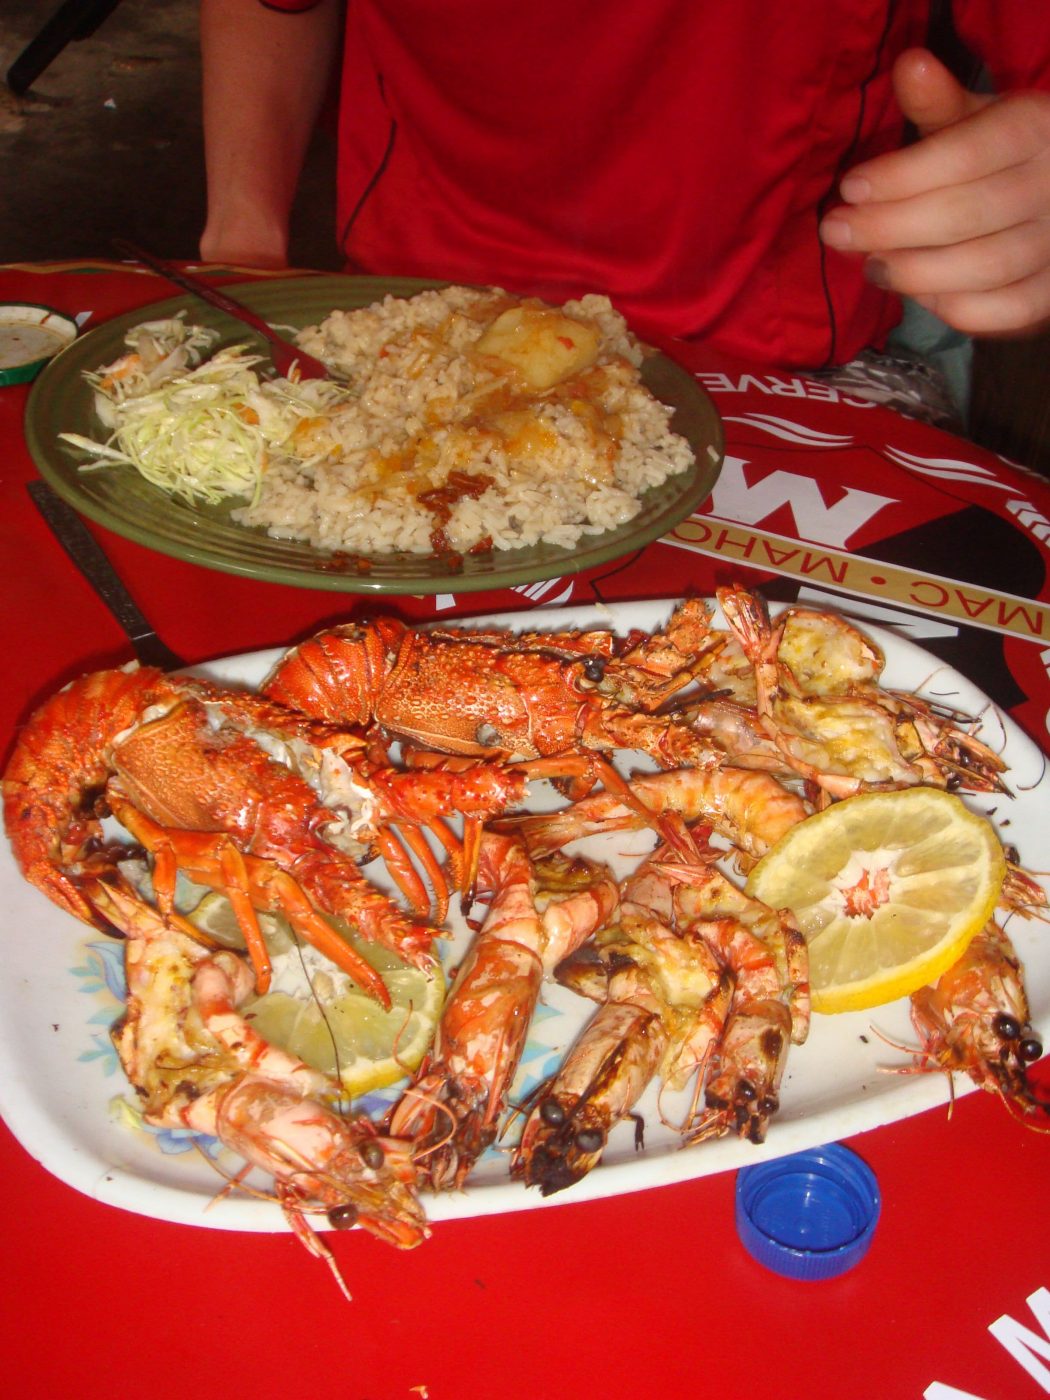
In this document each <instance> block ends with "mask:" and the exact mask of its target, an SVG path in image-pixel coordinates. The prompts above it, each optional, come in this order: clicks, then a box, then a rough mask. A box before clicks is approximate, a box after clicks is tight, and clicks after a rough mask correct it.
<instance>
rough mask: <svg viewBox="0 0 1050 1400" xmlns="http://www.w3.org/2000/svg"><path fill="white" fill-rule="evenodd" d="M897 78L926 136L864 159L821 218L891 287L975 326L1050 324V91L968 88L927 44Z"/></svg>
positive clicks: (995, 329) (905, 57) (1024, 328)
mask: <svg viewBox="0 0 1050 1400" xmlns="http://www.w3.org/2000/svg"><path fill="white" fill-rule="evenodd" d="M893 85H894V90H895V92H896V96H897V101H898V102H899V104H900V107H901V110H902V111H903V112H904V115H905V116H906V117H907V118H908V119H909V120H910V121H911V122H913V123H914V124H915V126H916V127H917V128H918V130H919V133H920V137H921V139H920V140H919V141H917V142H916V143H915V144H914V145H912V146H908V147H905V148H904V149H902V150H899V151H892V152H889V153H888V154H886V155H882V156H876V157H875V158H873V159H872V160H868V161H864V162H863V163H862V164H861V165H857V166H854V168H853V169H852V170H851V171H849V173H848V174H847V175H846V176H845V177H844V179H843V180H842V183H841V185H840V188H839V192H840V194H841V195H842V198H843V199H844V200H845V201H846V203H845V204H844V205H841V206H839V207H837V208H835V209H833V210H832V211H831V212H830V213H829V214H828V215H827V216H826V218H825V219H824V220H823V221H822V223H821V226H820V236H821V238H822V239H823V241H824V242H825V243H826V244H827V245H828V247H830V248H834V249H836V250H838V251H841V252H855V253H860V254H864V255H866V262H865V273H866V274H867V276H868V277H869V278H870V280H871V281H872V282H874V283H876V284H877V285H878V286H880V287H885V288H887V289H888V290H891V291H894V292H898V293H900V294H901V295H906V296H910V297H911V298H913V300H915V301H917V302H918V303H919V305H920V306H924V307H926V309H927V310H929V311H932V312H934V314H935V315H937V316H939V317H940V318H941V320H943V321H946V322H947V323H948V324H949V325H951V326H954V327H955V328H956V329H957V330H960V331H963V332H965V333H966V334H968V335H1008V334H1011V333H1014V334H1016V333H1020V332H1034V331H1037V330H1039V329H1041V328H1042V326H1044V325H1045V324H1048V323H1050V95H1048V94H1045V93H1037V92H1024V93H1013V94H1008V95H1007V96H1005V97H1001V98H993V97H989V96H982V95H978V94H976V93H971V92H968V91H967V90H966V89H965V88H963V87H961V86H960V85H959V83H957V82H956V81H955V79H954V78H953V77H952V75H951V74H950V73H949V72H948V70H947V69H946V68H945V67H944V66H943V64H941V63H940V62H938V60H937V59H936V58H934V56H933V55H932V54H931V53H928V52H927V51H926V50H925V49H909V50H908V51H907V52H906V53H903V54H901V56H900V58H898V60H897V62H896V64H895V66H894V70H893Z"/></svg>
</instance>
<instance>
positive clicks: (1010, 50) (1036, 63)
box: [952, 0, 1050, 92]
mask: <svg viewBox="0 0 1050 1400" xmlns="http://www.w3.org/2000/svg"><path fill="white" fill-rule="evenodd" d="M952 20H953V22H954V24H955V28H956V31H957V33H958V35H959V37H960V39H962V41H963V43H965V44H966V46H967V47H968V48H969V49H970V50H971V51H972V52H973V53H974V54H975V55H976V56H977V57H978V58H979V59H980V60H981V61H982V62H983V63H984V64H985V66H986V67H987V69H988V72H989V74H990V75H991V78H992V83H993V85H994V88H995V91H996V92H1010V91H1012V90H1013V89H1015V88H1041V89H1042V90H1043V91H1050V4H1047V3H1046V0H1042V3H1036V4H1033V3H1032V0H954V3H953V4H952Z"/></svg>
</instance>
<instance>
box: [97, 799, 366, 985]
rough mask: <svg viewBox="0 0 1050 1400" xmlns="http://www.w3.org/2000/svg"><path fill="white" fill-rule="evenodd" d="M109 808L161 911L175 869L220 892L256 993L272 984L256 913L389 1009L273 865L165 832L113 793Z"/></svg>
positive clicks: (214, 842)
mask: <svg viewBox="0 0 1050 1400" xmlns="http://www.w3.org/2000/svg"><path fill="white" fill-rule="evenodd" d="M113 805H114V815H115V816H116V817H117V818H118V820H119V821H120V822H121V823H122V824H123V825H124V826H126V827H127V829H128V831H130V832H131V834H132V836H134V837H135V839H136V840H137V841H139V842H141V844H142V845H143V846H145V848H146V849H147V850H148V851H149V852H150V854H151V855H153V856H154V857H155V862H156V863H155V867H154V869H155V870H156V869H158V868H159V869H160V871H161V879H160V884H159V887H158V903H159V905H160V907H161V910H162V912H163V911H165V910H166V908H168V909H170V907H171V900H172V893H173V890H174V872H175V871H176V870H177V869H181V870H183V871H184V872H185V873H186V874H187V875H188V876H189V877H190V878H191V879H194V880H196V881H198V882H199V883H200V884H203V885H209V886H211V887H212V888H213V889H219V890H222V891H223V893H224V894H226V896H227V897H228V898H229V899H230V902H231V904H232V905H233V909H234V913H235V914H236V915H237V920H238V923H239V925H240V928H241V932H242V934H243V935H244V941H245V943H246V944H247V946H248V951H249V955H250V956H251V959H252V964H253V966H254V968H255V976H256V988H257V990H258V991H259V992H260V994H261V993H263V992H265V991H266V990H267V989H268V987H269V984H270V960H269V954H268V953H267V951H266V944H265V941H264V940H263V938H262V934H261V931H260V930H259V924H258V919H257V918H256V917H255V909H256V908H262V909H267V910H271V911H273V912H275V913H283V914H284V915H286V917H287V918H288V921H289V922H290V923H291V925H292V927H293V928H294V929H295V931H296V932H297V933H298V934H299V935H300V936H301V937H303V938H305V939H306V940H307V942H308V943H312V944H313V946H314V947H315V948H316V949H317V950H318V952H320V953H323V954H324V955H325V957H327V958H329V959H331V961H332V962H334V963H335V965H336V966H337V967H339V968H341V969H342V970H343V971H344V972H345V973H346V974H347V976H348V977H351V978H352V979H353V980H354V981H355V982H356V983H357V985H358V986H359V987H361V989H362V990H363V991H366V992H368V994H369V995H370V996H373V997H375V999H376V1000H377V1001H378V1002H379V1003H380V1004H381V1005H382V1006H383V1007H385V1008H388V1007H389V1006H390V993H389V992H388V991H387V989H386V984H385V983H384V982H383V979H382V978H381V977H380V976H379V974H378V973H377V972H376V971H375V969H374V968H372V967H370V966H369V964H368V963H367V962H365V960H364V959H363V958H362V957H361V956H360V955H359V954H358V953H356V952H355V951H354V949H353V948H352V947H351V946H350V944H349V943H347V942H346V940H345V939H343V938H340V936H339V935H338V934H337V933H336V931H335V930H334V929H333V928H332V926H331V924H330V923H329V922H328V920H327V919H325V918H324V917H323V915H321V914H320V913H319V912H318V911H317V909H315V908H314V906H313V904H312V903H311V901H310V899H309V898H308V897H307V896H306V894H304V892H303V890H302V888H301V887H300V885H299V883H298V881H296V880H295V879H294V878H293V877H292V876H291V875H289V874H288V873H287V872H286V871H283V870H280V869H279V868H278V867H277V866H276V865H275V864H274V863H273V861H269V860H264V859H263V858H262V857H259V856H245V855H242V853H241V852H240V851H239V850H237V848H236V847H235V846H234V844H233V842H232V841H231V840H230V838H229V837H228V836H226V835H224V834H222V833H215V832H199V831H169V830H167V829H166V828H165V827H162V826H158V824H157V823H156V822H154V821H151V820H150V818H149V817H146V816H144V815H143V814H142V813H141V812H139V811H137V810H136V809H135V808H134V807H133V806H132V804H131V803H130V802H127V801H125V800H122V799H120V798H119V797H117V796H116V795H115V794H114V797H113Z"/></svg>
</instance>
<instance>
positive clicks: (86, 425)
mask: <svg viewBox="0 0 1050 1400" xmlns="http://www.w3.org/2000/svg"><path fill="white" fill-rule="evenodd" d="M447 285H448V284H447V283H442V282H429V281H423V280H421V279H417V278H390V277H342V276H329V275H324V276H316V277H309V276H308V277H289V278H282V279H280V280H278V281H269V282H250V283H244V284H240V285H237V286H232V287H229V288H224V290H228V291H229V292H230V294H231V295H232V296H234V297H235V298H236V299H237V300H238V301H242V302H244V304H245V305H246V306H249V307H251V309H252V310H253V311H256V312H258V313H259V314H260V315H262V316H265V317H266V319H267V320H268V321H269V322H270V323H271V324H273V325H274V326H277V327H287V326H294V327H296V328H297V329H298V328H301V327H303V326H308V325H312V324H315V323H316V322H318V321H320V320H323V318H324V317H325V316H326V315H327V314H328V313H329V312H330V311H333V310H335V309H337V308H340V309H347V310H349V309H352V308H354V307H359V306H368V305H370V304H371V303H372V302H374V301H376V300H378V299H379V298H381V297H384V296H386V295H387V294H388V293H389V294H391V295H393V296H405V297H408V296H413V295H415V293H416V292H420V291H423V290H424V289H426V288H428V287H439V286H447ZM179 311H185V312H186V314H187V316H188V317H189V318H190V319H191V320H192V321H193V322H194V323H197V324H203V325H208V326H213V327H214V328H215V329H216V330H218V331H220V332H221V333H222V340H221V342H220V343H221V344H234V343H236V342H241V341H249V342H253V343H254V342H256V341H257V342H258V343H259V344H260V345H262V344H263V343H264V342H262V339H261V337H257V336H256V335H255V333H254V332H253V331H251V329H250V328H249V327H247V326H244V325H241V324H239V323H238V322H235V321H232V320H231V319H230V317H228V316H226V315H224V313H223V312H221V311H216V310H213V308H212V307H210V306H208V305H206V304H205V303H204V302H201V301H198V300H197V299H196V298H195V297H190V296H179V297H172V298H171V299H170V300H168V301H161V302H157V303H155V304H154V305H152V306H143V307H139V308H138V309H137V310H135V311H130V312H127V313H126V314H125V315H122V316H115V317H114V318H113V319H112V320H110V321H106V322H104V323H103V324H102V325H100V326H98V327H96V329H95V330H93V331H90V332H88V333H87V334H86V335H82V336H81V337H80V338H79V339H78V340H76V341H74V342H73V344H72V345H70V346H69V347H68V348H67V349H65V350H63V351H62V352H61V353H60V354H59V355H57V356H56V357H55V359H53V360H52V361H51V363H50V364H49V365H47V366H46V368H45V369H44V371H43V373H42V374H41V375H40V377H39V378H38V379H37V381H36V384H35V385H34V386H33V390H32V392H31V394H30V397H29V403H28V406H27V408H26V423H25V432H26V441H27V443H28V445H29V450H30V452H31V453H32V455H33V460H34V461H35V462H36V465H37V467H38V468H39V470H40V473H41V475H42V476H44V477H45V478H46V479H47V480H48V481H49V482H50V483H51V485H52V486H53V487H54V488H55V490H56V491H57V492H58V494H59V495H60V496H62V497H64V499H65V500H67V501H68V502H69V504H70V505H72V506H74V507H75V508H76V509H77V510H78V511H80V512H81V514H83V515H86V516H88V517H89V518H90V519H92V520H95V521H97V522H98V524H100V525H104V526H105V527H106V528H107V529H110V530H113V531H115V533H117V534H118V535H124V536H125V537H126V538H127V539H131V540H135V541H137V543H139V544H143V545H146V546H148V547H149V548H150V549H156V550H158V551H159V552H160V553H162V554H171V555H174V556H175V558H176V559H185V560H188V561H189V562H190V563H193V564H201V565H203V566H204V567H205V568H208V569H219V570H222V571H223V572H225V573H231V574H245V575H247V576H248V577H250V578H257V579H265V580H267V581H269V582H271V583H287V584H293V585H295V586H297V587H300V588H317V589H330V590H333V591H336V592H346V593H416V594H422V593H446V592H449V593H451V592H457V593H461V592H475V591H478V590H481V589H494V588H512V587H515V586H516V585H518V584H522V583H531V582H533V581H535V580H538V579H547V578H558V577H560V576H562V575H564V574H572V573H578V572H580V571H581V570H582V569H589V568H591V567H592V566H593V565H595V564H604V563H607V562H608V561H609V560H611V559H618V558H620V557H621V556H623V555H626V554H630V553H631V552H632V551H633V550H636V549H640V548H641V547H642V546H643V545H646V544H648V543H649V542H650V541H651V540H655V539H657V538H659V536H661V535H664V534H666V533H667V532H668V531H669V530H670V529H671V528H672V527H673V526H675V525H677V524H678V522H679V521H680V520H684V519H685V517H686V516H687V515H688V514H689V513H690V512H691V511H692V510H693V509H694V508H695V507H696V506H697V505H699V504H700V502H701V501H703V500H704V499H705V497H706V496H707V495H708V493H709V492H710V490H711V487H712V486H713V485H714V483H715V481H716V479H717V477H718V473H719V470H720V468H721V465H722V453H723V437H722V425H721V420H720V419H719V416H718V411H717V409H716V408H715V406H714V404H713V403H712V402H711V400H710V399H709V398H708V396H707V394H706V393H704V391H703V390H702V389H701V388H700V386H699V385H698V384H697V382H696V380H695V379H694V378H693V377H692V375H690V374H689V373H688V372H687V371H686V370H684V369H682V368H681V366H680V365H676V364H675V363H674V362H673V361H672V360H669V359H667V358H666V357H665V356H663V355H655V356H653V357H652V358H650V359H648V360H646V362H645V365H644V367H643V370H642V376H643V378H644V380H645V383H646V384H647V385H648V387H649V389H650V390H651V391H652V393H653V394H655V395H656V397H657V398H659V399H661V400H663V402H664V403H666V404H670V405H671V406H672V407H673V408H674V410H675V412H674V417H673V419H672V426H673V427H674V429H675V431H676V432H678V433H681V434H682V436H683V437H685V438H687V439H688V440H689V442H690V443H691V444H692V446H693V450H694V451H695V453H696V462H695V463H694V465H693V466H692V467H691V468H690V469H689V470H688V471H686V472H680V473H679V474H678V475H677V476H673V477H669V478H668V480H667V481H666V482H664V484H663V485H662V486H657V487H653V488H652V489H650V490H649V491H647V492H646V493H645V495H644V496H643V497H642V509H641V510H640V511H639V513H638V514H637V515H636V516H635V517H634V519H633V520H631V521H629V522H628V523H627V524H626V525H623V526H620V527H619V528H617V529H614V530H606V531H604V532H603V533H601V534H599V535H586V536H584V537H583V538H582V539H581V540H580V541H579V542H578V543H577V544H576V545H573V546H572V547H571V548H565V547H563V546H562V547H559V546H555V545H549V544H539V545H533V546H531V547H526V548H522V549H510V550H495V551H493V552H492V553H491V554H485V555H468V556H467V557H466V558H464V560H463V562H462V565H461V566H459V567H454V566H453V565H452V564H450V562H449V561H447V560H442V559H441V558H440V557H433V556H429V555H419V554H401V553H396V554H381V555H376V556H375V557H374V559H373V560H372V561H371V568H369V569H368V571H367V572H363V573H360V572H358V571H357V570H356V568H354V567H353V566H351V567H350V568H349V569H348V567H347V563H346V560H345V559H343V560H340V559H339V558H338V557H333V556H332V554H330V553H329V552H328V551H326V550H321V549H315V548H314V547H313V546H312V545H308V544H304V543H302V542H301V541H295V540H275V539H272V538H271V537H270V536H269V535H267V534H266V533H265V531H263V530H259V529H252V528H249V527H246V526H243V525H236V524H234V523H233V522H232V521H231V520H230V510H231V506H230V505H229V504H223V505H220V506H187V505H184V504H183V503H182V502H181V501H177V500H174V499H173V498H172V497H170V496H168V495H166V494H165V493H164V492H163V491H161V490H159V489H158V488H157V487H155V486H152V485H151V484H150V483H149V482H148V481H146V480H145V479H144V478H143V477H141V476H139V474H138V473H137V472H136V471H134V470H133V469H132V468H130V467H122V466H112V467H103V468H100V469H96V470H94V471H91V472H81V471H79V470H78V461H80V460H83V459H82V458H80V457H79V456H78V454H77V453H76V452H75V450H74V449H72V448H70V447H68V446H67V445H66V444H65V443H63V442H60V441H59V434H60V433H63V432H73V433H80V434H83V435H84V436H86V437H95V436H98V434H99V431H100V427H99V423H98V420H97V419H96V417H95V413H94V408H93V404H92V399H93V395H92V391H91V389H90V387H89V386H88V384H87V383H86V382H85V380H84V377H83V376H84V371H85V370H96V369H98V368H99V367H100V366H102V365H106V364H109V363H110V362H111V361H113V360H115V359H116V358H117V357H118V355H120V354H122V353H123V351H124V348H125V347H124V336H125V334H126V333H127V332H128V331H129V330H130V329H131V327H132V326H136V325H138V324H139V323H140V322H142V321H151V320H157V319H159V318H162V317H167V316H174V315H175V314H176V313H177V312H179Z"/></svg>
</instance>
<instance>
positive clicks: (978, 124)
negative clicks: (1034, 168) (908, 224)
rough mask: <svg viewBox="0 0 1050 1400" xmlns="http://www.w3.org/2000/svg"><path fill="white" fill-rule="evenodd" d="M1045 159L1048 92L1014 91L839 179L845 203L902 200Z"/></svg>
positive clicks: (1049, 130) (1049, 139) (1049, 129)
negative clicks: (958, 120) (951, 124)
mask: <svg viewBox="0 0 1050 1400" xmlns="http://www.w3.org/2000/svg"><path fill="white" fill-rule="evenodd" d="M1048 156H1050V94H1047V93H1038V92H1025V93H1014V94H1011V95H1010V96H1008V97H1003V98H999V99H995V100H991V99H988V100H987V105H986V106H984V107H982V108H981V109H980V110H979V111H976V112H974V113H971V114H970V115H969V116H967V117H966V118H965V119H964V120H962V121H960V122H957V123H955V125H953V126H948V127H945V128H944V129H943V130H941V131H936V132H934V133H933V134H932V135H931V136H927V137H926V138H925V139H924V140H922V141H916V142H915V144H914V145H911V146H905V147H904V148H903V149H902V150H899V151H889V152H887V153H886V154H885V155H881V156H876V157H874V159H872V160H869V161H864V162H862V163H861V164H860V165H857V166H854V168H853V169H852V170H851V171H850V172H849V173H848V174H847V175H846V176H845V177H844V178H843V180H842V182H841V184H840V187H839V192H840V193H841V195H842V197H843V199H844V200H845V201H846V202H847V203H848V204H855V205H862V204H869V203H874V202H876V201H878V200H882V199H907V198H908V197H909V196H910V195H913V194H922V193H923V192H925V191H927V190H934V189H942V188H944V187H945V186H948V185H956V184H965V183H967V182H968V181H970V180H978V179H981V178H983V177H984V176H986V175H991V174H994V173H995V172H996V171H999V170H1003V169H1008V168H1012V167H1013V166H1016V165H1022V164H1024V163H1026V162H1028V161H1041V160H1046V159H1047V158H1048Z"/></svg>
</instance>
